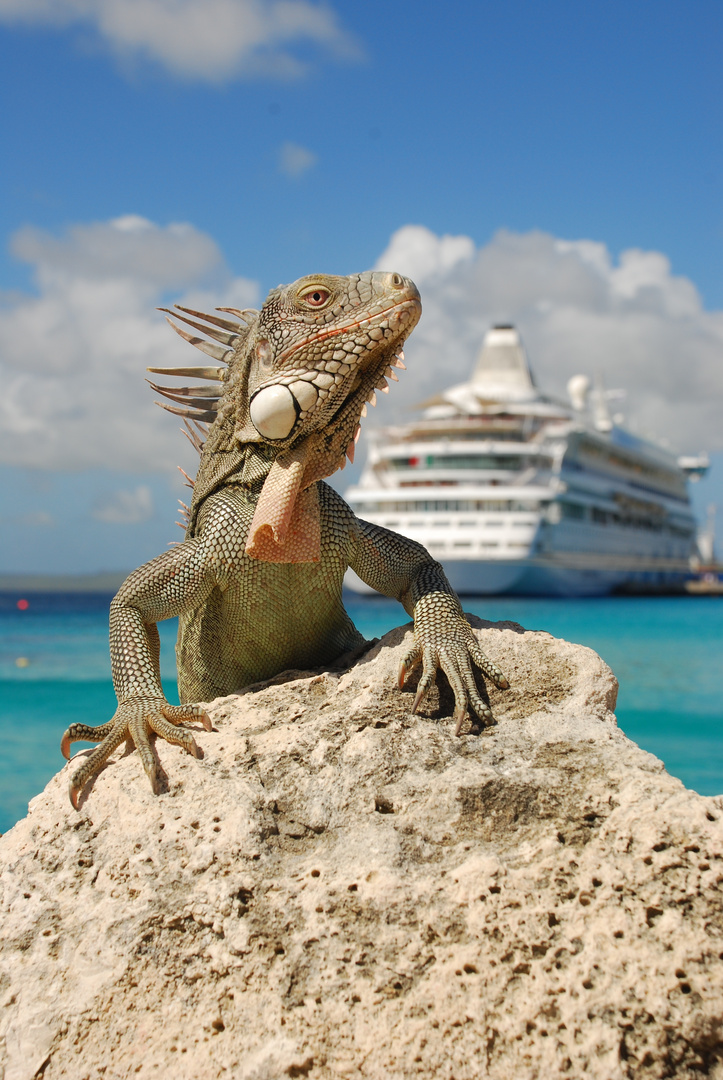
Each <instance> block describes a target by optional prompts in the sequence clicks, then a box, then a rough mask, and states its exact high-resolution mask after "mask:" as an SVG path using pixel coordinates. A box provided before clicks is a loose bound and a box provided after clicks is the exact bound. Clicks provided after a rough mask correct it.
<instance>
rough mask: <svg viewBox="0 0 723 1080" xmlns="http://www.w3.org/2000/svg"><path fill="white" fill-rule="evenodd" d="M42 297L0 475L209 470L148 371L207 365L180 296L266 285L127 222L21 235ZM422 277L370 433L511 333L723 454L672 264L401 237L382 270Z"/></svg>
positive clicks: (196, 297)
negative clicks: (30, 470) (495, 336)
mask: <svg viewBox="0 0 723 1080" xmlns="http://www.w3.org/2000/svg"><path fill="white" fill-rule="evenodd" d="M13 249H14V251H15V252H16V254H18V255H19V256H20V257H21V258H24V259H26V260H27V261H29V262H31V263H32V265H33V267H34V271H35V276H36V281H37V295H34V296H31V295H25V296H22V295H21V296H18V295H17V294H13V295H12V296H8V297H6V298H5V303H4V304H3V305H0V463H4V464H14V465H26V466H31V467H37V468H41V469H55V470H80V469H84V468H89V467H96V466H97V467H107V468H113V469H116V470H118V471H121V470H126V471H128V472H135V473H136V474H137V473H144V472H146V473H149V472H169V473H175V465H176V464H181V465H183V466H184V468H186V469H188V470H190V469H192V468H194V467H195V462H196V457H195V454H194V453H193V451H192V450H191V449H190V447H188V445H187V443H186V441H185V440H184V439H183V437H182V436H181V435H180V433H179V431H178V427H179V424H180V420H177V419H176V418H175V417H173V416H170V415H168V414H167V413H163V412H162V411H161V410H160V409H158V408H157V407H156V406H155V405H154V403H153V402H154V395H153V393H152V392H151V390H150V389H149V387H148V386H147V385H146V383H145V382H144V378H145V374H146V373H145V369H146V367H148V366H153V367H174V366H179V365H184V366H186V365H190V364H193V363H194V362H196V363H201V364H203V363H204V362H206V358H205V357H204V356H203V355H202V354H201V353H198V352H196V351H195V350H194V349H192V348H191V347H190V346H189V345H186V344H185V343H184V342H182V341H181V340H180V339H179V338H178V337H177V336H176V335H175V334H173V332H172V331H171V330H170V329H169V328H168V327H167V326H166V324H165V322H164V320H163V317H162V316H161V315H160V314H159V313H158V312H157V311H156V310H155V308H156V307H157V306H158V305H159V304H161V303H164V302H167V299H168V296H169V294H170V298H171V299H172V300H174V301H177V302H179V303H185V304H186V305H187V306H189V307H195V308H197V309H199V310H201V311H212V310H213V309H214V308H215V307H218V306H233V307H241V308H243V307H255V306H258V304H259V299H260V298H259V294H258V287H257V285H256V284H255V283H254V282H252V281H249V280H247V279H244V278H234V277H232V275H231V273H230V272H229V270H228V268H227V266H226V264H225V262H224V259H223V256H222V254H221V252H220V250H219V249H218V247H217V245H216V244H215V242H214V241H213V239H212V238H211V237H209V236H208V235H206V234H205V233H202V232H200V231H199V230H197V229H195V228H194V227H193V226H191V225H169V226H167V227H164V228H162V227H160V226H158V225H155V224H153V223H152V222H148V221H146V220H144V219H142V218H137V217H133V216H127V217H124V218H120V219H116V220H114V221H111V222H105V223H95V224H85V225H76V226H74V227H73V228H71V229H69V230H68V232H67V233H66V234H65V235H64V236H61V237H56V236H51V235H49V234H47V233H43V232H41V231H39V230H35V229H24V230H21V232H19V233H18V234H16V236H15V237H14V239H13ZM378 265H379V267H380V268H384V269H387V270H399V271H400V272H402V273H407V274H410V275H411V276H412V277H414V279H415V280H416V281H417V283H418V285H419V287H420V290H421V292H422V301H423V305H424V313H423V315H422V320H421V323H420V324H419V326H418V327H417V329H416V330H415V331H414V334H413V335H412V337H411V339H410V341H409V342H408V344H407V348H406V354H407V366H408V369H409V370H408V371H407V372H405V373H402V374H401V382H400V384H399V385H398V386H394V387H393V388H392V391H391V393H390V394H389V395H379V402H380V405H379V408H378V409H377V411H376V413H373V412H372V413H371V415H370V417H369V418H368V419H367V421H366V424H369V423H380V422H387V421H390V420H392V419H397V420H399V419H402V418H404V417H408V416H409V412H408V409H409V406H410V405H412V404H414V403H416V402H419V401H422V400H424V399H425V398H427V397H430V396H432V395H433V394H434V393H436V392H437V391H438V390H439V389H441V388H443V387H445V386H449V385H450V384H452V383H454V382H463V381H464V380H465V379H466V378H467V377H468V375H469V372H470V370H471V368H472V365H473V363H474V359H475V356H476V353H477V351H478V349H479V345H480V342H481V340H482V336H483V334H484V332H485V330H486V329H487V328H488V327H489V326H490V325H491V324H492V323H494V322H507V321H510V322H514V323H515V324H516V325H517V326H519V328H520V330H521V332H522V334H523V337H524V340H525V343H526V345H527V348H528V351H529V354H530V358H531V362H532V366H533V371H534V373H535V376H536V378H537V381H538V384H539V385H540V386H541V387H542V388H543V389H545V390H546V391H548V392H550V393H553V394H557V395H560V396H564V394H565V385H566V383H567V380H568V379H569V378H570V376H571V375H574V374H577V373H578V372H585V373H588V374H593V375H594V374H595V373H596V372H600V373H601V374H602V375H603V377H604V379H605V382H606V384H607V386H608V387H609V388H611V389H612V388H618V387H623V388H625V389H626V390H627V391H628V398H627V401H626V402H624V403H623V406H622V408H623V411H625V412H626V413H627V415H628V416H629V417H630V419H631V420H632V421H633V422H634V426H635V427H636V429H637V430H639V431H641V432H651V433H653V434H655V435H656V436H657V437H658V438H666V439H667V440H668V441H669V442H670V443H671V444H673V446H678V447H680V448H681V449H685V450H696V449H707V450H716V449H719V448H721V447H723V433H721V425H720V412H721V407H722V406H723V363H722V362H721V359H722V354H723V313H721V312H713V311H705V310H704V309H703V307H702V305H701V302H700V299H699V297H698V294H697V291H696V289H695V287H694V285H693V284H692V283H691V282H690V281H688V280H687V279H685V278H681V277H676V276H674V275H673V274H672V272H671V269H670V266H669V263H668V261H667V259H666V258H665V256H663V255H661V254H660V253H658V252H641V251H635V250H631V251H627V252H624V253H623V254H622V256H621V257H620V258H619V259H618V260H617V261H616V260H614V259H613V258H612V256H611V255H610V253H609V252H608V251H607V249H606V248H605V246H604V245H603V244H599V243H593V242H591V241H568V240H561V239H558V238H555V237H553V236H549V235H547V234H544V233H539V232H533V233H527V234H524V235H519V234H515V233H509V232H501V233H498V234H497V235H496V236H495V237H494V238H493V239H492V240H491V241H490V242H489V243H488V244H486V245H484V246H483V247H481V248H477V247H476V246H475V245H474V243H473V242H472V240H470V239H469V237H464V236H462V237H439V236H436V235H435V234H434V233H432V232H430V231H429V230H428V229H425V228H423V227H421V226H406V227H405V228H403V229H400V230H398V232H396V233H395V234H394V235H393V236H392V238H391V241H390V244H389V247H388V248H387V250H386V251H385V252H384V254H383V255H382V256H381V257H380V259H379V261H378Z"/></svg>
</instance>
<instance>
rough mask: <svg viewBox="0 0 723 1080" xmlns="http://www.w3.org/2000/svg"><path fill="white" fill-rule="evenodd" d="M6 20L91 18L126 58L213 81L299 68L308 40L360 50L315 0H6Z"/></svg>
mask: <svg viewBox="0 0 723 1080" xmlns="http://www.w3.org/2000/svg"><path fill="white" fill-rule="evenodd" d="M0 21H2V22H5V23H11V24H12V23H25V24H35V25H49V26H72V25H77V24H80V25H82V26H86V27H87V26H91V27H92V28H93V29H94V30H95V31H96V32H97V33H98V34H99V36H100V38H101V40H103V41H104V42H105V43H106V44H107V45H108V46H110V48H111V49H112V50H113V51H114V52H115V53H116V54H118V55H119V56H120V57H122V58H125V59H128V58H131V59H133V58H136V57H143V58H147V59H150V60H153V61H155V62H157V63H159V64H160V65H161V66H162V67H164V68H166V70H168V71H170V72H171V73H172V74H174V75H179V76H182V77H185V78H194V79H203V80H208V81H211V82H222V81H225V80H228V79H232V78H236V77H256V76H274V77H279V78H290V77H295V76H298V75H300V74H303V73H304V71H305V70H306V68H307V63H306V62H305V60H304V59H302V57H300V56H299V55H297V53H296V52H295V50H296V49H298V46H302V47H303V46H305V45H308V44H312V45H315V46H317V47H319V48H322V49H324V50H326V51H327V52H329V53H331V54H332V55H337V56H344V57H346V58H350V57H354V56H358V55H359V48H358V46H357V45H356V44H355V43H354V42H353V40H352V38H351V36H350V35H349V34H347V32H346V31H344V30H343V29H342V28H341V26H340V25H339V21H338V18H337V16H336V14H335V12H334V11H333V9H332V8H331V7H330V6H329V5H328V4H326V3H317V2H314V0H0Z"/></svg>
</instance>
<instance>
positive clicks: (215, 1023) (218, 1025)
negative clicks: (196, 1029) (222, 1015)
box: [211, 1019, 226, 1034]
mask: <svg viewBox="0 0 723 1080" xmlns="http://www.w3.org/2000/svg"><path fill="white" fill-rule="evenodd" d="M211 1027H212V1028H213V1030H214V1031H215V1032H216V1033H217V1034H218V1033H219V1032H221V1031H225V1030H226V1025H225V1024H224V1022H223V1020H221V1019H218V1020H212V1021H211Z"/></svg>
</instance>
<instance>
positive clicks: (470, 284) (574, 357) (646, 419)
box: [367, 225, 723, 450]
mask: <svg viewBox="0 0 723 1080" xmlns="http://www.w3.org/2000/svg"><path fill="white" fill-rule="evenodd" d="M377 267H378V268H379V269H385V270H398V271H399V272H401V273H404V274H408V275H409V276H411V277H413V278H414V280H415V281H416V282H417V284H418V285H419V288H420V291H421V293H422V303H423V307H424V313H423V315H422V320H421V322H420V324H419V326H418V327H417V329H416V330H415V331H414V334H413V335H412V337H411V339H410V341H409V342H408V344H407V347H406V350H405V352H406V355H407V361H408V363H407V366H408V368H409V371H408V373H407V374H404V375H402V377H401V378H402V379H403V380H404V381H403V383H402V385H401V386H400V387H395V388H393V389H392V392H391V393H390V394H389V396H388V397H387V396H383V397H382V398H381V399H380V406H379V408H378V410H377V413H376V415H375V416H374V421H373V422H375V423H384V422H388V421H390V420H391V419H395V420H401V419H403V418H404V417H405V416H407V415H408V413H407V412H406V411H405V406H407V405H408V404H410V403H411V402H410V398H411V401H413V402H419V401H421V400H423V399H425V398H427V397H430V396H431V395H432V394H434V393H435V392H436V391H438V390H439V389H441V388H443V387H444V386H449V385H450V384H452V383H454V382H463V381H465V380H466V378H467V377H468V375H469V373H470V371H471V369H472V366H473V364H474V360H475V356H476V353H477V351H478V349H479V346H480V343H481V341H482V336H483V334H484V332H485V330H487V329H488V327H489V326H490V325H491V324H493V323H496V322H512V323H514V324H515V325H517V326H518V328H519V329H520V331H521V333H522V335H523V338H524V341H525V344H526V346H527V350H528V353H529V355H530V360H531V364H532V368H533V372H534V374H535V376H536V379H537V382H538V385H540V386H541V388H542V389H544V390H546V391H548V392H550V393H553V394H557V395H559V396H565V386H566V383H567V380H568V379H569V378H570V376H571V375H574V374H577V373H578V372H583V373H586V374H591V375H594V374H596V373H600V374H601V375H602V377H603V379H604V381H605V384H606V385H607V386H608V387H609V388H618V387H620V388H623V389H625V390H626V391H627V399H626V401H625V402H624V403H623V411H624V412H625V413H626V414H627V417H628V418H629V421H630V422H631V426H634V427H635V429H636V430H638V431H639V432H640V433H643V434H650V435H654V436H655V437H657V438H659V439H666V440H667V441H668V442H669V443H670V444H671V445H672V446H674V447H679V448H681V449H690V450H695V449H698V448H700V449H709V450H713V449H716V448H720V447H721V446H723V431H721V424H720V413H721V409H722V408H723V312H720V311H706V310H704V308H703V306H702V303H701V300H700V296H699V294H698V291H697V290H696V288H695V285H694V284H693V283H692V282H691V281H689V280H688V279H687V278H683V277H679V276H675V275H673V273H672V271H671V267H670V262H669V260H668V259H667V258H666V256H665V255H663V254H661V253H660V252H657V251H639V250H636V249H631V250H629V251H625V252H623V253H622V255H621V256H620V258H619V260H618V261H617V263H616V262H615V260H614V259H613V258H612V256H611V254H610V252H609V251H608V249H607V248H606V246H605V245H604V244H601V243H598V242H594V241H590V240H574V241H569V240H562V239H557V238H555V237H554V236H550V235H548V234H546V233H542V232H531V233H525V234H516V233H511V232H506V231H502V232H499V233H497V234H496V235H495V236H494V237H493V238H492V240H491V241H490V242H489V243H488V244H486V245H484V246H483V247H481V248H476V247H475V245H474V243H473V241H472V240H471V239H470V238H469V237H466V236H458V237H449V236H442V237H440V236H437V235H435V234H434V233H432V232H431V231H430V230H429V229H426V228H424V227H423V226H419V225H408V226H405V227H404V228H402V229H399V230H398V231H397V232H396V233H395V234H394V235H393V236H392V238H391V241H390V244H389V246H388V247H387V249H386V251H385V252H384V253H383V254H382V255H381V256H380V258H379V259H378V260H377ZM402 387H404V390H403V389H402ZM405 390H406V393H405ZM367 422H368V421H367Z"/></svg>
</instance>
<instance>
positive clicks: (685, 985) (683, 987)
mask: <svg viewBox="0 0 723 1080" xmlns="http://www.w3.org/2000/svg"><path fill="white" fill-rule="evenodd" d="M680 989H681V990H682V991H683V993H684V994H689V993H690V983H681V984H680Z"/></svg>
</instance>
